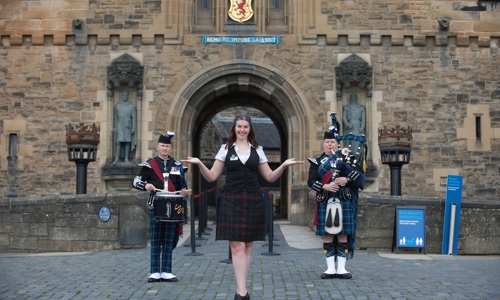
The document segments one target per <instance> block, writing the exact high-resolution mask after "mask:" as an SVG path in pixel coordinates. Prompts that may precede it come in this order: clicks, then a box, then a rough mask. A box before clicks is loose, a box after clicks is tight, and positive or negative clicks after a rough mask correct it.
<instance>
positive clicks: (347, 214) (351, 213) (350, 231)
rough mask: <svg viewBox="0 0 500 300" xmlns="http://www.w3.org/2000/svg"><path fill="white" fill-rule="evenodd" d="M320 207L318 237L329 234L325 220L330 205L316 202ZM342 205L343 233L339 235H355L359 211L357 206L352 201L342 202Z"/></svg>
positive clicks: (317, 227) (317, 226)
mask: <svg viewBox="0 0 500 300" xmlns="http://www.w3.org/2000/svg"><path fill="white" fill-rule="evenodd" d="M316 203H317V205H318V207H317V209H318V224H317V225H316V235H321V236H324V235H327V234H329V233H328V232H326V230H325V219H326V206H327V204H328V203H326V201H325V203H319V202H318V201H316ZM340 204H341V205H342V231H341V232H340V233H339V234H346V235H354V234H355V233H356V220H357V216H358V214H357V211H356V208H355V206H354V205H353V203H352V202H351V201H347V200H342V199H341V200H340Z"/></svg>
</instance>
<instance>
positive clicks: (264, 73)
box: [166, 60, 314, 224]
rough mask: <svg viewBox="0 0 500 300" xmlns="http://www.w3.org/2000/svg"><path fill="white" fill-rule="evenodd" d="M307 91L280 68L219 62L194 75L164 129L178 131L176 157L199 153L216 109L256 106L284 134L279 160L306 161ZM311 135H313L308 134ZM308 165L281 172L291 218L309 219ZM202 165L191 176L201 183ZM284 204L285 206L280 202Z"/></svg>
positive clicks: (175, 102)
mask: <svg viewBox="0 0 500 300" xmlns="http://www.w3.org/2000/svg"><path fill="white" fill-rule="evenodd" d="M304 99H305V96H304V95H303V94H302V92H301V91H300V90H299V89H298V88H297V85H295V84H294V83H293V82H290V81H289V80H286V79H285V78H284V76H282V75H281V74H279V71H277V70H274V69H272V68H268V67H265V66H262V65H257V64H256V63H254V62H249V61H247V60H235V61H230V62H225V63H221V64H219V65H217V66H215V67H213V68H211V69H210V68H208V69H207V68H206V69H205V70H204V72H200V73H198V74H195V76H193V77H192V80H191V81H189V82H186V83H185V84H184V86H183V87H182V89H181V94H178V95H177V96H176V98H175V99H174V100H173V102H172V105H171V106H170V109H169V113H168V116H167V118H166V120H167V123H168V124H166V128H173V129H174V130H175V131H176V136H177V139H176V143H175V145H174V147H175V153H176V157H178V158H183V157H187V156H197V155H198V154H199V140H200V134H201V127H202V126H203V125H204V124H206V123H207V122H208V121H209V120H210V119H211V118H212V117H213V116H214V115H215V114H217V113H218V112H220V111H223V110H224V109H226V108H230V107H233V106H249V107H254V108H257V109H258V110H260V111H262V112H263V113H264V114H266V115H267V116H269V118H271V120H272V121H273V122H274V124H275V125H276V127H277V129H278V131H279V133H280V137H281V145H282V146H281V160H284V159H286V158H288V157H292V156H293V157H295V158H297V159H301V160H306V158H307V154H309V153H310V149H309V139H308V138H306V137H307V136H308V132H311V128H314V127H313V126H314V125H313V120H312V118H310V117H309V116H310V115H311V114H310V113H309V112H310V109H309V107H308V103H307V102H306V101H305V100H304ZM309 138H311V137H309ZM308 167H309V166H308V165H307V164H306V163H305V164H304V165H302V166H296V167H294V168H293V169H291V170H290V169H289V170H288V171H287V173H286V174H285V175H284V176H282V177H281V179H280V180H281V191H280V193H281V196H282V200H281V201H285V208H286V211H287V214H286V216H287V217H288V219H289V220H290V221H291V222H292V223H297V224H306V223H307V220H306V219H305V218H306V205H305V202H306V201H307V198H308V197H307V195H308V188H307V184H306V183H305V181H306V180H307V169H308ZM198 176H199V173H198V170H197V168H194V167H191V169H190V171H189V172H188V180H189V184H190V186H191V187H193V189H194V192H197V189H198V188H199V187H198V186H199V182H198ZM282 207H283V206H282Z"/></svg>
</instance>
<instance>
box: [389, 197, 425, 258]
mask: <svg viewBox="0 0 500 300" xmlns="http://www.w3.org/2000/svg"><path fill="white" fill-rule="evenodd" d="M394 225H395V229H396V230H395V231H396V235H395V241H394V243H395V244H396V253H398V251H397V249H398V248H423V249H424V253H426V250H425V207H420V206H398V207H396V218H395V224H394Z"/></svg>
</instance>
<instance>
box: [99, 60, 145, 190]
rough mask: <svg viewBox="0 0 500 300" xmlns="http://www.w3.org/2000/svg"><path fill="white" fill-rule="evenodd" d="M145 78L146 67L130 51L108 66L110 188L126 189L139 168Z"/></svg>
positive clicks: (106, 176)
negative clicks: (110, 145) (139, 112)
mask: <svg viewBox="0 0 500 300" xmlns="http://www.w3.org/2000/svg"><path fill="white" fill-rule="evenodd" d="M143 82H144V67H143V66H142V65H141V63H140V62H139V61H138V60H136V59H135V58H134V57H132V56H131V55H129V54H123V55H121V56H119V57H118V58H116V59H115V60H114V61H113V62H112V63H111V65H110V66H108V68H107V86H106V89H107V99H108V101H107V102H108V107H109V109H108V111H109V112H111V113H110V114H108V118H109V120H108V121H109V122H110V124H112V129H111V132H108V133H106V134H108V136H109V140H111V141H112V147H110V148H111V149H110V151H109V153H106V156H107V157H108V159H106V164H105V165H104V166H103V167H102V174H103V179H104V181H105V182H106V189H107V190H115V191H127V190H130V189H131V182H132V180H133V178H134V177H135V175H136V174H137V173H138V172H139V167H138V166H137V159H136V157H137V156H138V153H137V147H136V145H138V144H139V142H140V140H141V137H140V136H139V134H140V131H139V130H138V127H137V124H139V122H140V120H139V119H138V117H140V116H138V113H137V112H138V111H141V106H142V95H143V91H142V90H143Z"/></svg>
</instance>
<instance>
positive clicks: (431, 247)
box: [0, 192, 500, 255]
mask: <svg viewBox="0 0 500 300" xmlns="http://www.w3.org/2000/svg"><path fill="white" fill-rule="evenodd" d="M293 196H297V199H299V198H300V199H305V198H304V197H302V196H301V195H299V194H298V193H297V192H293ZM145 201H146V193H141V192H138V193H123V194H118V195H113V196H110V195H81V196H61V197H42V198H40V197H38V198H36V197H33V198H18V199H6V200H1V201H0V252H54V251H56V252H80V251H98V250H111V249H123V248H136V247H146V245H147V240H148V235H149V225H148V224H149V222H148V220H149V217H148V215H147V208H146V207H145V205H144V203H145ZM309 203H310V204H311V203H313V202H312V201H311V199H310V201H309ZM403 205H405V206H425V207H426V224H425V225H426V227H425V230H426V243H427V252H428V253H441V245H442V238H443V218H444V200H443V199H440V198H410V197H396V196H381V195H376V196H374V195H372V196H364V195H361V197H360V202H359V219H358V220H359V224H358V229H357V234H356V248H357V249H390V248H391V247H392V237H393V224H394V213H395V207H396V206H403ZM102 207H107V208H109V209H110V211H111V217H110V219H109V221H107V222H103V221H101V220H100V218H99V210H100V209H101V208H102ZM499 218H500V201H468V200H465V201H463V202H462V210H461V219H460V232H459V244H458V253H459V254H463V255H465V254H467V255H475V254H481V255H489V254H495V255H498V254H500V249H499V248H498V245H500V236H499V235H498V232H499V231H500V223H499V222H498V221H497V220H498V219H499ZM297 223H305V220H297ZM311 234H314V233H313V232H311Z"/></svg>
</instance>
